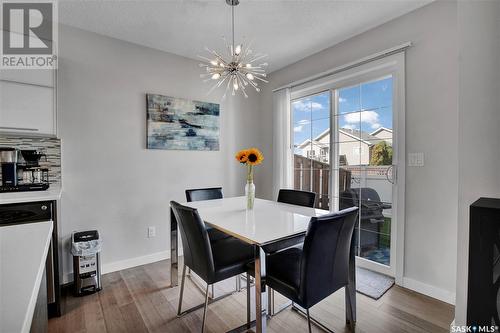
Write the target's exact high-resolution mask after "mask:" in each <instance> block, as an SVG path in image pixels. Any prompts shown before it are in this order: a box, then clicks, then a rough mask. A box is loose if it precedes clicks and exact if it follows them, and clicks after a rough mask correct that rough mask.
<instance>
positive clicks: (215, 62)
mask: <svg viewBox="0 0 500 333" xmlns="http://www.w3.org/2000/svg"><path fill="white" fill-rule="evenodd" d="M210 63H211V64H212V65H214V66H217V64H218V63H217V60H212V61H210Z"/></svg>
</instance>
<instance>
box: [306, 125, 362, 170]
mask: <svg viewBox="0 0 500 333" xmlns="http://www.w3.org/2000/svg"><path fill="white" fill-rule="evenodd" d="M298 148H299V149H300V151H301V153H300V155H302V156H304V157H307V158H312V159H315V160H318V161H321V162H324V163H329V160H330V134H329V133H327V134H325V135H322V136H320V137H319V138H318V139H317V140H314V141H313V143H312V144H311V142H310V141H309V140H308V141H307V142H304V143H303V144H301V145H300V146H299V147H298ZM339 154H340V155H344V156H345V157H346V161H347V165H368V164H370V146H369V145H368V144H367V143H366V142H364V141H359V140H356V138H354V137H352V136H350V135H346V134H345V133H343V132H339Z"/></svg>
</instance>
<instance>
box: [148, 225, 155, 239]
mask: <svg viewBox="0 0 500 333" xmlns="http://www.w3.org/2000/svg"><path fill="white" fill-rule="evenodd" d="M155 236H156V228H155V227H148V238H151V237H155Z"/></svg>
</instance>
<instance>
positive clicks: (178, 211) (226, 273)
mask: <svg viewBox="0 0 500 333" xmlns="http://www.w3.org/2000/svg"><path fill="white" fill-rule="evenodd" d="M170 206H171V208H172V210H173V212H174V214H175V218H176V219H177V222H178V223H179V229H180V234H181V239H182V248H183V251H184V267H183V270H182V281H181V290H180V296H179V307H178V313H177V314H178V316H181V315H182V314H184V313H187V312H190V310H187V311H184V312H181V310H182V297H183V294H184V282H185V279H186V267H189V268H190V269H191V270H192V271H193V272H195V273H196V274H197V275H198V276H199V277H200V278H201V279H203V280H204V281H205V282H206V283H207V287H206V293H205V303H204V307H203V309H204V310H203V322H202V329H201V332H204V330H205V322H206V316H207V307H208V303H209V302H208V294H209V293H208V288H209V286H210V285H211V284H214V283H217V282H219V281H222V280H225V279H228V278H230V277H233V276H236V275H239V274H242V273H245V272H246V265H248V264H250V263H251V262H252V261H253V260H254V249H253V247H252V246H251V245H247V244H245V243H243V242H242V241H240V240H238V239H236V238H234V237H230V238H226V239H219V240H217V241H213V240H211V239H210V237H209V234H208V232H207V229H206V227H205V223H204V222H203V220H202V219H201V218H200V216H199V214H198V211H197V210H196V209H194V208H190V207H186V206H183V205H181V204H179V203H177V202H175V201H171V202H170ZM249 280H250V279H249V278H248V276H247V288H248V289H249V286H248V281H249ZM247 295H248V293H247ZM247 306H248V301H247ZM196 308H198V307H196ZM248 312H249V309H247V313H248ZM248 319H249V318H248V317H247V320H248ZM247 324H248V323H247Z"/></svg>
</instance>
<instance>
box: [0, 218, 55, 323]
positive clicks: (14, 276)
mask: <svg viewBox="0 0 500 333" xmlns="http://www.w3.org/2000/svg"><path fill="white" fill-rule="evenodd" d="M51 236H52V221H48V222H36V223H26V224H18V225H12V226H5V227H0V332H22V333H24V332H29V330H30V328H31V321H32V319H33V312H34V310H35V305H36V300H37V298H38V291H39V289H40V283H41V281H42V277H43V272H44V269H45V262H46V258H47V252H48V249H49V245H50V240H51Z"/></svg>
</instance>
